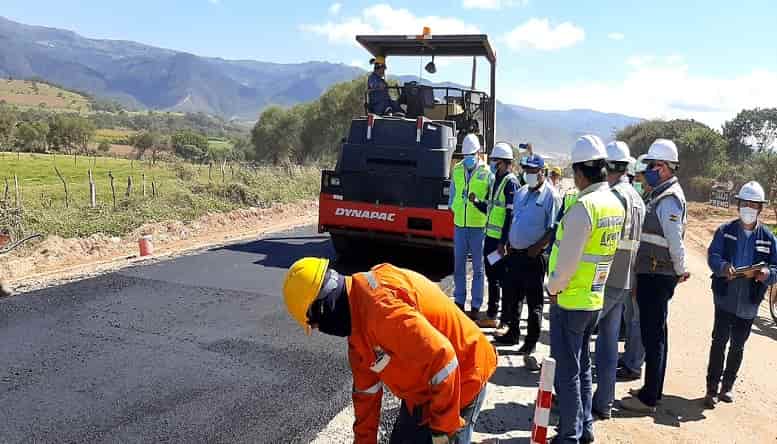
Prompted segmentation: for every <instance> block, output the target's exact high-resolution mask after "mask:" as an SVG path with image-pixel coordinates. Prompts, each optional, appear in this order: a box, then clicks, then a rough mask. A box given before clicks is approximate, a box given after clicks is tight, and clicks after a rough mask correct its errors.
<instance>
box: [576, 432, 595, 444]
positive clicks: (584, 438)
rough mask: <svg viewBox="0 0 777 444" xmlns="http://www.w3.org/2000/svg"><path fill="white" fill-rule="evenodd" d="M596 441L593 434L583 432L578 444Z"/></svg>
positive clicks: (589, 443)
mask: <svg viewBox="0 0 777 444" xmlns="http://www.w3.org/2000/svg"><path fill="white" fill-rule="evenodd" d="M594 441H596V440H595V439H594V434H593V433H586V432H583V436H581V437H580V444H591V443H592V442H594Z"/></svg>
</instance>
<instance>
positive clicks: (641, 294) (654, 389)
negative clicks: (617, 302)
mask: <svg viewBox="0 0 777 444" xmlns="http://www.w3.org/2000/svg"><path fill="white" fill-rule="evenodd" d="M676 286H677V277H675V276H667V275H662V274H638V275H637V288H638V289H639V290H638V291H637V304H639V322H640V329H641V330H642V344H643V345H644V346H645V383H644V385H643V386H642V389H641V390H640V392H639V399H640V400H641V401H642V402H643V403H645V404H646V405H649V406H651V407H655V405H656V403H657V402H658V400H659V399H661V398H662V397H663V395H664V376H665V375H666V361H667V359H666V358H667V355H668V353H669V334H668V329H667V323H666V320H667V317H668V316H669V301H670V300H671V299H672V296H674V289H675V287H676Z"/></svg>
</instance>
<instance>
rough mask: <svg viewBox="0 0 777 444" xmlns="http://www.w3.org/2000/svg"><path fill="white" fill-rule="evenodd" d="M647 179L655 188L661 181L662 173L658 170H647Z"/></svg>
mask: <svg viewBox="0 0 777 444" xmlns="http://www.w3.org/2000/svg"><path fill="white" fill-rule="evenodd" d="M645 180H646V181H647V183H648V185H650V186H651V187H652V188H655V187H657V186H658V184H659V182H661V175H660V174H659V173H658V170H647V171H645Z"/></svg>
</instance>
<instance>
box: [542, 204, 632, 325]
mask: <svg viewBox="0 0 777 444" xmlns="http://www.w3.org/2000/svg"><path fill="white" fill-rule="evenodd" d="M565 200H566V199H565ZM565 203H566V202H565ZM577 203H579V204H580V205H583V207H584V208H585V210H586V212H587V213H588V216H589V217H590V218H591V236H590V238H589V239H588V242H587V243H586V245H585V248H584V249H583V256H582V257H581V260H580V262H579V263H578V265H577V270H576V271H575V273H574V275H573V276H572V279H570V281H569V284H568V285H567V288H566V289H564V290H563V291H562V292H561V293H560V294H559V295H558V305H559V306H560V307H561V308H564V309H566V310H588V311H591V310H600V309H601V308H602V306H603V303H604V286H605V284H606V282H607V276H608V274H609V272H610V265H611V264H612V260H613V257H614V256H615V252H616V251H617V249H618V243H619V241H620V238H621V230H622V229H623V219H624V215H625V211H624V210H623V205H621V203H620V201H619V200H618V198H616V197H615V195H614V194H612V193H611V192H609V191H607V192H604V191H594V192H592V193H589V194H586V195H584V196H582V197H579V198H578V199H577ZM556 239H557V242H558V243H557V244H554V247H553V250H552V251H551V257H550V266H549V270H550V273H551V274H552V273H553V272H555V269H556V264H557V261H558V254H559V253H558V245H559V244H560V242H561V241H562V240H563V239H564V221H562V222H561V224H559V227H558V230H557V233H556Z"/></svg>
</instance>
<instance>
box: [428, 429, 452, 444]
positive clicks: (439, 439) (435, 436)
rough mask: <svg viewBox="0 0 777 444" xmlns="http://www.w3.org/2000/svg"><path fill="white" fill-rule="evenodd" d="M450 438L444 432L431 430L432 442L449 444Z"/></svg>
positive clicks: (434, 443) (433, 443)
mask: <svg viewBox="0 0 777 444" xmlns="http://www.w3.org/2000/svg"><path fill="white" fill-rule="evenodd" d="M450 442H451V439H450V438H449V437H448V435H446V434H445V433H435V432H432V444H450Z"/></svg>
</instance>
